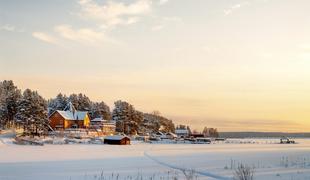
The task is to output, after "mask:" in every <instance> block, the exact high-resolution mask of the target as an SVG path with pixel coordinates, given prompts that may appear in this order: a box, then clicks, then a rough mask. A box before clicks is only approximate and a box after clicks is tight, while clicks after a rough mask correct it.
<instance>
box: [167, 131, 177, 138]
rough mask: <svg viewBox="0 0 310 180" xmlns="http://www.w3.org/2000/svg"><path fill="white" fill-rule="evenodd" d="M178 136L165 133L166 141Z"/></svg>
mask: <svg viewBox="0 0 310 180" xmlns="http://www.w3.org/2000/svg"><path fill="white" fill-rule="evenodd" d="M177 137H178V136H177V135H176V134H174V133H172V132H168V133H166V138H167V139H176V138H177Z"/></svg>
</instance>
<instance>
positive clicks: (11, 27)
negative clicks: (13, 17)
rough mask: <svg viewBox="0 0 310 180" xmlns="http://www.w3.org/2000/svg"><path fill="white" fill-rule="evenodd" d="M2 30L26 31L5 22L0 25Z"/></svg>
mask: <svg viewBox="0 0 310 180" xmlns="http://www.w3.org/2000/svg"><path fill="white" fill-rule="evenodd" d="M0 31H9V32H24V29H22V28H17V27H15V26H13V25H11V24H5V25H2V26H0Z"/></svg>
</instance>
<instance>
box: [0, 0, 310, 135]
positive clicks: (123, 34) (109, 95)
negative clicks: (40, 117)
mask: <svg viewBox="0 0 310 180" xmlns="http://www.w3.org/2000/svg"><path fill="white" fill-rule="evenodd" d="M309 7H310V2H309V1H308V0H299V1H293V0H253V1H242V0H195V1H193V0H128V1H116V0H115V1H104V0H100V1H99V0H80V1H79V0H66V1H63V0H54V1H40V0H36V1H34V0H33V1H17V0H16V1H15V0H10V1H1V2H0V80H2V79H13V80H14V81H15V82H16V84H17V85H18V86H19V87H21V88H23V89H24V88H27V87H30V88H32V89H37V90H38V91H39V92H40V93H41V94H42V95H43V96H44V97H46V98H50V97H54V96H56V94H57V93H58V92H63V93H67V94H69V93H71V92H83V93H85V94H87V95H88V96H90V98H91V99H92V100H105V101H106V102H108V103H109V104H110V105H112V104H113V101H115V100H117V99H124V100H127V101H129V102H130V103H132V104H134V105H135V106H136V108H137V109H140V110H143V111H147V112H148V111H152V110H159V111H161V112H162V114H163V115H165V116H168V117H171V118H173V119H175V120H176V121H177V123H181V122H182V123H187V124H193V126H194V127H195V128H197V129H199V128H201V126H204V125H208V126H215V127H218V128H219V129H220V130H225V131H226V130H243V131H244V130H259V131H276V130H279V131H280V130H281V131H309V130H310V123H309V118H310V114H309V112H310V111H309V110H310V95H309V90H310V84H309V83H307V82H309V80H310V71H309V69H310V11H309ZM249 122H250V123H251V124H252V126H250V127H249V125H248V124H249ZM244 124H246V125H244ZM279 124H280V125H279ZM287 127H289V128H287Z"/></svg>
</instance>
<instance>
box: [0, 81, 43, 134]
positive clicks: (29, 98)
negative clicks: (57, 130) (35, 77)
mask: <svg viewBox="0 0 310 180" xmlns="http://www.w3.org/2000/svg"><path fill="white" fill-rule="evenodd" d="M13 126H22V127H23V129H24V132H25V133H26V134H42V133H43V132H44V131H46V130H47V127H48V116H47V101H46V100H45V99H44V98H43V97H42V96H40V95H39V94H38V92H37V91H32V90H30V89H26V90H25V91H24V92H23V93H22V92H21V90H20V89H18V88H17V87H16V86H15V85H14V83H13V81H3V82H0V127H1V128H2V129H3V128H10V127H13Z"/></svg>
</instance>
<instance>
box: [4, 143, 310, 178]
mask: <svg viewBox="0 0 310 180" xmlns="http://www.w3.org/2000/svg"><path fill="white" fill-rule="evenodd" d="M296 141H297V142H298V144H275V143H274V142H275V140H270V139H269V140H254V139H249V140H231V141H228V142H230V143H216V144H158V143H157V144H146V143H133V145H130V146H113V145H94V144H93V145H89V144H88V145H86V144H71V145H44V146H21V145H15V144H12V143H11V139H10V138H9V137H5V138H4V137H1V138H0V179H1V180H42V179H44V180H70V179H71V180H92V179H99V178H98V176H100V174H101V173H103V175H104V177H105V179H107V180H108V179H111V180H113V179H115V180H116V179H126V180H127V179H128V180H129V179H137V177H143V179H159V180H160V179H163V178H166V179H167V178H168V177H173V176H177V177H178V179H185V178H184V176H183V173H182V172H181V171H180V169H194V170H195V171H196V173H195V176H197V179H231V178H232V176H233V169H234V168H235V167H237V166H238V164H239V163H244V164H248V165H251V166H254V167H255V179H264V180H268V179H270V180H271V179H272V180H273V179H275V180H277V179H283V180H306V179H310V139H296ZM240 142H242V143H240Z"/></svg>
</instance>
